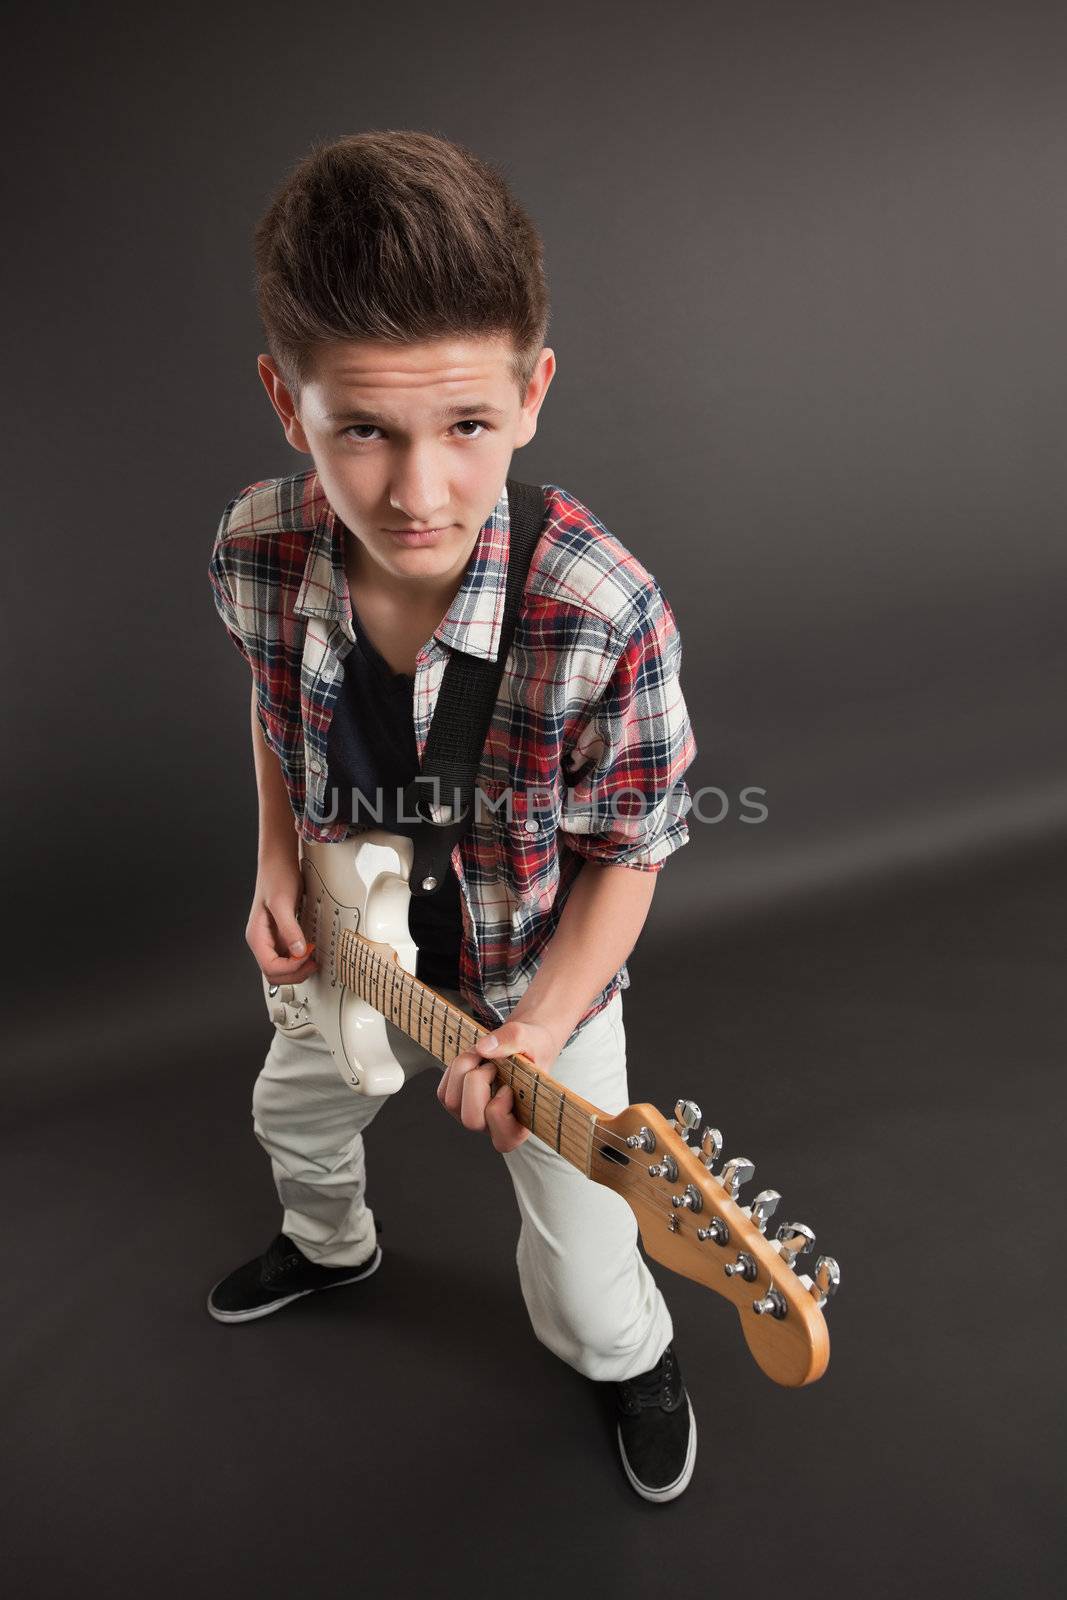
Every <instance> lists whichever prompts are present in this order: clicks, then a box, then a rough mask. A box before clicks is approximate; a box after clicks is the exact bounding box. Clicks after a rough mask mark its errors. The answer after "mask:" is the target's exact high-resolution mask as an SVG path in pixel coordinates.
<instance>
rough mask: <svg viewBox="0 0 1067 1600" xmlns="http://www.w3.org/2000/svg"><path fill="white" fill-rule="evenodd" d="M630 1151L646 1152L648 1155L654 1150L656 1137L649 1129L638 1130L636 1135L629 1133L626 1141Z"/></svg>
mask: <svg viewBox="0 0 1067 1600" xmlns="http://www.w3.org/2000/svg"><path fill="white" fill-rule="evenodd" d="M626 1143H627V1145H628V1146H629V1147H630V1149H631V1150H647V1151H648V1153H649V1155H651V1154H652V1151H653V1150H654V1149H655V1148H656V1135H655V1134H654V1133H653V1132H652V1129H651V1128H638V1130H637V1132H636V1133H631V1134H630V1137H629V1138H628V1139H627V1141H626Z"/></svg>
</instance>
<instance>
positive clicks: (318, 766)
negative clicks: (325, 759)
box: [311, 757, 322, 775]
mask: <svg viewBox="0 0 1067 1600" xmlns="http://www.w3.org/2000/svg"><path fill="white" fill-rule="evenodd" d="M311 770H312V772H314V773H315V774H316V775H317V774H318V773H320V772H321V771H322V762H321V761H319V760H318V758H317V757H316V759H315V760H314V761H313V762H312V763H311Z"/></svg>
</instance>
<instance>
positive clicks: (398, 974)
mask: <svg viewBox="0 0 1067 1600" xmlns="http://www.w3.org/2000/svg"><path fill="white" fill-rule="evenodd" d="M357 937H358V935H357ZM361 942H362V944H363V947H364V949H365V951H366V955H365V957H364V965H365V967H366V966H369V965H370V964H371V963H373V964H374V966H375V969H376V971H375V973H374V979H376V980H378V981H380V982H381V983H382V984H383V985H384V984H385V983H387V982H388V983H390V984H391V985H395V984H396V983H397V982H400V984H401V987H402V989H403V985H404V982H405V979H406V980H409V982H408V996H407V999H408V1019H409V1023H410V1017H411V1008H412V998H413V996H414V995H415V994H416V993H417V987H416V986H417V985H418V982H419V980H418V979H414V978H413V977H412V974H410V973H408V972H407V971H406V969H404V968H400V969H399V970H396V963H393V962H391V961H388V962H387V961H386V960H385V959H384V958H383V957H381V956H379V955H378V954H377V953H376V952H374V951H372V950H371V949H370V946H369V942H368V941H366V940H363V941H361ZM341 961H342V964H345V963H347V964H348V965H349V966H350V967H354V966H355V965H356V962H355V961H354V960H353V958H352V957H351V956H345V955H343V954H342V956H341ZM346 975H347V976H351V977H355V978H356V979H357V981H358V982H360V983H362V982H363V981H365V979H366V977H367V974H366V973H365V972H364V973H359V972H358V971H353V972H350V973H348V974H346ZM423 987H424V988H426V986H423ZM356 992H357V993H359V992H360V991H359V989H357V990H356ZM426 992H428V993H429V994H430V995H431V1018H430V1023H431V1040H432V1027H433V1026H434V1019H433V1017H432V1006H433V1002H434V991H433V990H429V989H428V988H426ZM362 997H363V998H365V999H367V1000H368V1002H369V1003H371V1004H374V1002H373V1000H371V999H370V996H368V995H363V996H362ZM401 1003H402V1002H401ZM441 1004H442V1006H444V1007H445V1008H446V1011H447V1012H448V1013H451V1015H453V1016H455V1017H456V1018H458V1019H459V1021H458V1025H457V1026H456V1030H455V1031H456V1035H457V1037H459V1039H460V1042H461V1044H462V1035H463V1033H464V1032H467V1033H470V1034H471V1035H472V1040H473V1038H476V1037H477V1036H478V1035H479V1034H480V1033H481V1032H483V1031H484V1030H482V1029H481V1027H480V1025H479V1024H477V1023H476V1022H474V1021H471V1020H468V1019H467V1018H466V1017H465V1016H464V1014H463V1013H462V1012H461V1011H460V1010H459V1008H458V1007H456V1006H453V1005H452V1004H451V1002H449V1001H447V1000H445V999H443V997H442V998H441ZM375 1010H377V1011H378V1012H379V1015H381V1016H388V1015H389V1013H388V1011H386V1010H383V1009H382V1008H381V1007H379V1006H377V1005H375ZM398 1010H399V1007H398ZM419 1010H420V1016H421V1015H422V1013H423V1000H422V998H421V996H420V998H419ZM390 1020H392V1019H390ZM445 1020H446V1019H445V1017H442V1019H441V1025H442V1037H443V1030H444V1026H445ZM396 1025H397V1026H400V1024H399V1023H397V1024H396ZM402 1031H403V1030H402ZM409 1037H411V1038H413V1039H415V1040H416V1042H417V1043H419V1044H420V1045H422V1041H421V1039H418V1036H417V1033H414V1032H412V1033H410V1034H409ZM422 1048H423V1049H426V1048H427V1047H426V1046H425V1045H422ZM427 1053H428V1054H430V1055H433V1056H434V1057H435V1059H436V1060H441V1059H442V1058H441V1057H440V1056H438V1055H437V1053H436V1051H434V1050H432V1049H431V1050H428V1052H427ZM456 1053H457V1054H462V1053H463V1050H460V1051H457V1052H456ZM505 1060H511V1061H512V1064H513V1067H514V1069H515V1070H517V1071H519V1072H521V1073H522V1074H523V1075H524V1076H525V1077H526V1078H527V1079H528V1080H530V1081H531V1082H534V1081H537V1082H538V1084H539V1085H541V1084H543V1083H544V1080H543V1079H541V1078H539V1077H538V1074H537V1072H532V1071H531V1070H530V1069H529V1068H528V1067H524V1066H523V1065H522V1063H520V1062H515V1061H514V1059H513V1058H501V1059H500V1060H499V1061H496V1062H494V1061H491V1060H490V1061H488V1062H487V1063H486V1064H487V1065H490V1066H495V1067H497V1068H502V1067H503V1066H504V1064H505ZM513 1092H514V1091H513ZM541 1092H543V1093H544V1094H545V1095H547V1096H550V1097H552V1098H553V1099H554V1100H555V1101H556V1105H555V1106H554V1107H552V1111H553V1115H554V1116H556V1118H557V1127H559V1128H560V1130H561V1134H562V1118H561V1117H560V1115H559V1102H560V1101H562V1102H563V1108H564V1115H570V1116H571V1117H572V1118H573V1119H577V1122H576V1123H573V1124H572V1126H571V1127H569V1128H568V1129H567V1136H568V1143H569V1144H570V1145H571V1146H574V1148H572V1149H571V1150H569V1152H568V1153H567V1154H566V1155H564V1151H563V1149H562V1143H563V1140H562V1137H561V1140H560V1146H559V1147H558V1149H557V1146H556V1144H555V1140H554V1139H552V1138H544V1137H543V1136H542V1135H541V1134H535V1137H537V1138H541V1139H542V1141H543V1143H545V1144H546V1145H547V1146H548V1148H549V1149H557V1153H558V1154H560V1155H561V1156H564V1159H566V1160H568V1161H570V1162H571V1163H572V1164H573V1165H574V1166H575V1167H577V1168H578V1169H579V1170H580V1171H582V1172H584V1173H586V1175H591V1167H592V1156H593V1153H594V1148H593V1147H594V1146H595V1145H596V1144H597V1143H603V1142H604V1138H605V1137H606V1138H608V1139H610V1140H613V1141H614V1143H615V1144H616V1145H617V1146H618V1147H620V1148H621V1149H623V1150H626V1151H627V1152H630V1151H631V1149H632V1147H630V1146H628V1145H627V1144H626V1141H625V1140H624V1139H622V1138H621V1137H620V1136H619V1135H617V1134H614V1133H612V1132H611V1130H610V1129H607V1128H605V1127H603V1126H602V1125H601V1124H600V1123H599V1122H590V1119H589V1118H588V1116H587V1115H586V1114H585V1113H584V1112H581V1111H579V1110H578V1108H577V1107H575V1106H572V1105H571V1104H570V1102H569V1101H568V1100H567V1098H566V1095H565V1094H561V1093H560V1092H559V1091H557V1090H554V1089H551V1088H548V1087H547V1086H546V1087H544V1088H543V1090H542V1091H541ZM517 1120H518V1119H517ZM525 1126H527V1127H528V1128H529V1131H530V1132H531V1133H533V1132H534V1129H533V1127H531V1126H530V1125H529V1124H526V1125H525ZM587 1160H588V1162H589V1168H587V1167H586V1161H587ZM627 1164H628V1165H632V1166H633V1168H634V1172H635V1176H636V1182H635V1181H633V1179H632V1178H631V1177H630V1175H629V1174H628V1173H626V1169H625V1167H623V1168H619V1167H616V1168H615V1171H614V1174H613V1175H614V1178H615V1182H614V1183H613V1184H610V1185H606V1187H609V1188H615V1189H616V1192H618V1193H620V1194H623V1193H625V1194H627V1195H629V1196H630V1197H631V1199H630V1200H629V1201H628V1202H627V1203H629V1204H638V1205H641V1206H643V1207H644V1208H645V1209H646V1210H648V1211H651V1212H653V1213H654V1214H655V1216H656V1217H658V1218H660V1219H661V1220H663V1221H665V1222H666V1221H668V1220H669V1219H670V1218H671V1217H672V1216H673V1215H674V1208H672V1209H671V1210H667V1209H666V1204H667V1202H668V1199H669V1196H668V1195H667V1194H666V1193H664V1195H663V1198H662V1199H661V1200H660V1199H657V1198H656V1197H655V1196H654V1195H653V1194H652V1193H651V1192H650V1190H649V1188H648V1183H649V1180H650V1179H651V1177H652V1174H651V1173H649V1172H648V1171H647V1168H646V1167H645V1165H644V1164H643V1163H642V1162H641V1161H640V1160H639V1159H638V1158H637V1157H636V1156H634V1155H633V1154H632V1153H628V1154H627ZM613 1165H614V1164H613ZM683 1209H684V1210H689V1208H688V1207H684V1208H683V1207H678V1208H677V1210H678V1211H681V1210H683ZM690 1215H691V1216H696V1215H698V1213H696V1212H690ZM747 1220H748V1219H747ZM708 1242H712V1241H708ZM717 1248H724V1247H721V1246H720V1247H717ZM708 1260H709V1261H710V1262H714V1257H713V1256H709V1257H708ZM791 1270H792V1269H790V1268H788V1267H786V1266H785V1265H784V1263H783V1271H787V1272H791ZM761 1276H762V1272H761ZM768 1276H769V1277H770V1278H771V1281H772V1282H773V1281H774V1277H773V1275H772V1274H768ZM756 1281H757V1283H758V1280H756ZM755 1286H756V1285H755V1284H754V1285H753V1287H755Z"/></svg>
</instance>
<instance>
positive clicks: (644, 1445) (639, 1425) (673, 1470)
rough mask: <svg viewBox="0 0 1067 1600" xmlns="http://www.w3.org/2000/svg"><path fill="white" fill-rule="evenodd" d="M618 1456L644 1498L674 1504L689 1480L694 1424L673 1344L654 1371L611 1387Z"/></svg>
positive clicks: (694, 1452)
mask: <svg viewBox="0 0 1067 1600" xmlns="http://www.w3.org/2000/svg"><path fill="white" fill-rule="evenodd" d="M615 1396H616V1405H617V1410H618V1417H619V1426H618V1437H619V1453H620V1455H621V1456H622V1464H623V1467H624V1469H625V1471H626V1476H627V1477H628V1478H629V1480H630V1482H631V1484H632V1485H633V1487H634V1488H635V1489H636V1490H637V1492H638V1494H639V1495H642V1496H643V1497H644V1498H645V1499H646V1500H674V1499H675V1498H676V1497H677V1496H678V1495H680V1494H681V1492H682V1490H683V1489H684V1488H685V1486H686V1484H687V1483H688V1482H689V1480H690V1478H691V1477H692V1476H693V1463H694V1462H695V1461H696V1455H697V1425H696V1418H695V1417H694V1416H693V1408H692V1406H691V1405H690V1404H689V1396H688V1394H687V1393H686V1389H685V1384H684V1383H683V1382H682V1371H681V1368H680V1367H679V1365H678V1357H677V1356H676V1355H675V1353H674V1346H673V1345H668V1346H667V1348H666V1350H664V1352H663V1354H662V1355H661V1356H660V1358H659V1360H658V1361H657V1362H656V1365H655V1366H654V1367H650V1368H649V1370H648V1371H647V1372H641V1373H638V1375H637V1377H635V1378H626V1379H625V1380H624V1381H623V1382H622V1383H617V1384H616V1385H615Z"/></svg>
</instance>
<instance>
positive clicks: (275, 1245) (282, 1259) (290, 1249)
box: [262, 1234, 298, 1283]
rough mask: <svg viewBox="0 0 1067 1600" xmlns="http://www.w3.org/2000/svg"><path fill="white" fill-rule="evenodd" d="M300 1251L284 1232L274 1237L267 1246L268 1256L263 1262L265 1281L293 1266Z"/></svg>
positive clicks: (267, 1281)
mask: <svg viewBox="0 0 1067 1600" xmlns="http://www.w3.org/2000/svg"><path fill="white" fill-rule="evenodd" d="M297 1254H298V1252H297V1249H296V1246H295V1245H294V1244H291V1243H290V1241H289V1240H288V1239H287V1238H286V1237H285V1235H284V1234H280V1235H279V1236H278V1238H276V1239H273V1240H272V1241H271V1243H270V1245H269V1246H268V1248H267V1257H266V1260H265V1261H264V1263H263V1268H262V1277H263V1281H264V1282H265V1283H269V1282H270V1280H271V1279H272V1278H276V1277H277V1276H278V1274H279V1273H280V1272H284V1271H285V1270H286V1269H287V1268H288V1267H291V1266H292V1264H293V1262H294V1261H295V1260H296V1256H297Z"/></svg>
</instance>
